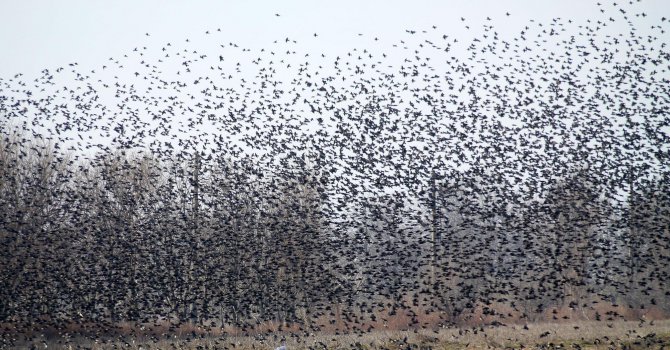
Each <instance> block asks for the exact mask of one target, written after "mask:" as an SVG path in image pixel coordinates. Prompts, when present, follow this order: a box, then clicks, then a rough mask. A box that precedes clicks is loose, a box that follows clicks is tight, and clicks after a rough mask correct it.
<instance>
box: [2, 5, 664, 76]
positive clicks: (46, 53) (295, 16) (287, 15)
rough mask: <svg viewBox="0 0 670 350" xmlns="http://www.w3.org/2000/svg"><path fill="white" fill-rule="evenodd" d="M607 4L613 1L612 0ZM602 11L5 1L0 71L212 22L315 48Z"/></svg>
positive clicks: (96, 53) (72, 58) (94, 59)
mask: <svg viewBox="0 0 670 350" xmlns="http://www.w3.org/2000/svg"><path fill="white" fill-rule="evenodd" d="M601 2H602V3H603V5H604V6H612V1H611V0H610V1H605V0H602V1H601ZM632 8H633V9H639V12H646V13H647V14H648V15H649V17H648V18H649V19H650V22H655V23H658V21H659V18H660V16H662V15H664V14H665V15H666V16H670V2H669V1H664V0H645V1H642V2H641V3H636V4H634V5H633V7H632ZM507 12H509V13H510V16H506V13H507ZM610 12H611V11H610ZM637 12H638V11H636V13H637ZM275 14H279V15H280V16H279V17H277V16H276V15H275ZM608 15H609V14H608ZM633 15H634V14H633ZM602 16H604V15H602V14H601V13H600V12H599V9H598V7H597V5H596V1H585V0H557V1H549V0H546V1H544V0H543V1H538V0H514V1H512V0H506V1H505V0H475V1H473V0H443V1H425V0H424V1H411V2H410V1H406V0H405V1H396V0H392V1H358V0H345V1H297V0H292V1H174V0H168V1H157V0H147V1H145V0H142V1H138V0H116V1H91V0H59V1H46V0H43V1H38V0H25V1H23V0H22V1H18V0H17V1H9V0H6V1H2V2H0V47H1V48H2V51H3V55H0V76H3V77H7V76H8V75H13V74H16V73H19V72H21V73H24V74H27V75H29V76H30V75H32V74H31V73H34V74H37V72H39V71H40V70H41V69H43V68H56V67H57V66H62V65H66V64H68V63H71V62H78V63H79V64H80V66H83V67H95V66H97V65H99V64H102V63H104V61H105V60H106V59H108V58H109V57H118V56H121V55H123V54H125V53H129V52H130V51H132V49H133V48H135V47H144V46H146V47H148V49H152V48H160V47H161V46H162V45H164V44H165V43H166V42H173V43H175V42H179V41H183V40H185V39H186V38H190V39H191V40H192V41H193V42H194V43H197V40H199V39H202V38H204V37H205V36H204V35H205V34H204V33H205V31H207V30H209V31H210V32H211V33H212V34H211V35H212V36H214V35H218V37H215V38H214V39H213V41H220V42H226V43H228V42H234V43H237V44H238V45H240V47H248V48H251V49H254V48H262V47H269V46H270V44H271V43H273V41H274V40H279V39H282V40H283V39H285V37H287V36H288V37H289V38H291V39H292V40H297V41H298V42H299V44H301V45H304V46H305V49H306V51H307V52H319V51H323V50H334V51H344V50H349V49H351V48H352V47H355V46H356V44H358V43H357V41H364V42H365V44H366V45H367V44H369V43H370V40H372V38H374V37H378V38H379V39H380V42H384V43H386V44H388V43H391V42H396V41H398V40H401V39H402V38H403V36H404V35H405V34H406V33H405V30H406V29H412V30H417V31H420V30H428V29H431V28H432V26H433V25H435V26H437V27H438V28H437V31H439V32H440V34H447V35H450V36H452V37H458V38H466V37H467V36H468V35H470V33H473V32H474V31H475V30H476V29H477V28H480V27H481V26H482V24H492V25H494V26H495V27H496V30H497V31H499V32H500V33H501V34H502V35H504V34H505V33H506V32H511V33H518V31H519V30H520V29H522V28H523V26H525V25H528V21H529V20H530V19H535V20H537V21H548V20H550V19H551V18H554V17H561V18H563V19H565V18H571V19H573V20H575V21H581V20H585V19H586V18H592V19H597V18H599V17H602ZM461 17H464V18H466V21H465V22H463V21H461V20H460V18H461ZM487 17H490V18H491V21H487V20H486V18H487ZM657 17H658V18H657ZM466 25H468V26H470V27H471V30H470V31H468V30H467V29H466V28H465V26H466ZM615 25H618V26H625V23H624V21H618V22H617V23H616V24H615ZM218 28H220V29H221V32H216V29H218ZM146 33H149V36H148V37H147V36H146ZM314 33H317V34H318V37H314V36H313V34H314ZM359 33H360V34H363V35H362V36H359V35H358V34H359ZM463 41H464V42H466V41H467V40H463ZM210 44H211V42H210ZM194 46H195V48H196V49H197V48H200V49H203V50H205V49H206V47H198V46H197V44H194Z"/></svg>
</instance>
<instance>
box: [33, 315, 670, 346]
mask: <svg viewBox="0 0 670 350" xmlns="http://www.w3.org/2000/svg"><path fill="white" fill-rule="evenodd" d="M286 336H287V339H286V342H285V344H286V345H287V347H288V348H289V349H328V350H330V349H361V350H377V349H378V350H405V349H417V350H423V349H443V350H456V349H594V350H600V349H603V350H604V349H612V348H613V349H668V350H670V320H657V321H654V323H653V324H652V323H650V322H640V321H613V322H606V321H602V322H598V321H579V322H573V323H536V324H529V325H528V326H527V329H525V328H524V327H523V325H509V326H497V327H493V326H484V327H479V326H477V327H469V328H443V329H439V330H427V329H422V330H417V331H384V330H380V331H373V332H370V333H362V334H361V333H359V334H340V335H327V334H316V335H309V336H302V337H295V336H293V337H291V336H290V335H288V334H287V335H286ZM279 338H280V336H269V337H268V336H265V337H230V336H229V337H207V336H197V335H196V336H191V337H189V336H183V337H177V336H176V335H172V336H171V338H166V337H165V336H164V337H163V338H161V339H158V338H150V337H128V336H126V337H121V338H115V339H113V340H108V341H103V340H100V339H95V340H94V339H90V338H88V339H87V338H71V339H68V340H67V341H65V339H60V340H49V341H46V340H45V339H44V338H35V339H32V340H31V341H30V342H26V343H23V344H21V346H20V348H31V346H34V347H35V348H38V349H44V348H46V349H77V348H87V349H236V350H256V349H271V350H272V349H274V348H275V347H277V346H280V345H281V344H282V343H283V342H282V341H281V340H280V339H279ZM45 345H46V347H45Z"/></svg>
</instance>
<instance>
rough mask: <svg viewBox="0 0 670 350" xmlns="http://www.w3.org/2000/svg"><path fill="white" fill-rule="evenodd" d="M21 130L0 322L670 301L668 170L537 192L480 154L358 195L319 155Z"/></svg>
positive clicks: (289, 317) (5, 143) (538, 311)
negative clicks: (91, 143) (130, 144)
mask: <svg viewBox="0 0 670 350" xmlns="http://www.w3.org/2000/svg"><path fill="white" fill-rule="evenodd" d="M7 135H8V136H7V137H3V139H2V140H0V207H1V208H2V210H1V211H0V234H1V235H0V249H1V250H2V251H1V252H0V271H1V272H2V273H1V275H0V283H1V285H0V290H2V292H1V293H2V298H0V322H18V321H20V322H30V323H32V324H39V323H46V324H49V325H59V324H61V325H62V324H67V323H68V322H99V323H105V322H111V323H116V322H121V321H138V322H146V323H148V322H152V321H153V322H155V321H157V320H178V321H180V322H190V323H195V324H201V325H208V326H217V327H224V326H234V327H241V328H244V329H251V328H253V327H254V326H257V325H260V324H263V323H264V322H267V321H279V322H290V323H294V324H300V325H303V326H305V327H310V328H311V329H313V330H318V329H321V328H322V327H326V326H327V325H328V324H331V325H332V324H338V325H340V326H341V325H342V322H343V319H344V320H346V321H348V322H345V324H346V325H348V327H351V326H353V325H356V324H359V323H361V322H364V321H365V320H368V321H369V322H371V321H375V320H376V318H377V317H381V316H378V315H385V316H386V317H387V318H388V317H389V315H390V316H393V315H394V314H396V313H399V312H401V310H414V311H412V313H413V322H418V320H417V319H418V316H417V314H416V312H418V311H422V312H425V313H426V314H430V313H436V314H439V315H440V319H441V320H442V321H441V322H444V323H445V324H446V323H450V322H451V323H458V322H463V321H464V320H467V319H468V318H467V315H468V314H472V313H473V312H476V311H477V310H479V311H480V312H481V308H482V307H484V310H485V312H484V313H485V314H491V315H497V313H499V315H497V316H500V317H502V318H501V319H504V318H505V317H510V318H512V316H514V317H515V318H521V319H524V318H525V319H529V320H535V319H541V318H544V317H546V314H545V313H544V312H545V311H546V310H549V309H551V308H561V307H569V308H571V309H574V310H582V311H583V312H584V315H586V312H590V311H588V310H592V305H593V304H595V303H598V302H600V303H605V304H609V305H611V304H617V303H620V304H624V305H626V306H628V307H629V308H631V309H636V310H637V309H656V310H660V311H661V312H664V313H666V314H667V313H668V312H670V309H668V305H670V289H669V288H668V285H669V283H668V281H669V278H670V276H668V274H669V273H670V197H669V195H670V188H669V184H670V178H669V177H668V176H669V174H668V172H667V171H666V172H665V173H662V177H657V178H653V180H650V181H648V182H644V181H642V182H641V181H640V180H639V178H638V179H636V180H635V181H633V179H631V181H630V184H631V185H630V188H628V190H630V192H627V193H621V192H620V191H619V192H617V190H620V189H612V188H608V187H607V182H606V181H603V179H601V178H599V177H597V176H594V173H593V172H592V169H590V168H589V167H588V166H587V167H582V168H579V169H575V170H574V171H573V172H571V174H572V176H570V177H567V178H564V179H562V180H560V181H557V182H555V183H551V184H549V185H548V189H547V191H546V196H545V198H543V199H528V200H526V201H524V200H520V199H519V198H518V196H519V195H518V194H515V193H516V192H515V191H514V190H509V189H508V190H501V188H500V187H498V186H497V185H496V184H497V182H496V181H495V179H494V177H487V176H486V174H485V173H484V172H480V170H481V169H477V168H476V167H473V168H472V169H470V170H468V171H465V172H458V173H457V172H454V173H452V174H451V175H450V176H444V175H442V176H438V175H437V174H436V173H433V174H432V175H431V178H429V179H427V180H428V181H426V182H425V183H426V184H427V186H426V187H425V188H424V190H423V191H420V192H417V196H416V198H408V197H403V196H401V195H392V194H389V193H386V192H384V191H379V192H377V193H374V192H371V193H369V194H367V195H366V196H360V195H359V196H358V197H356V196H351V194H349V195H350V197H348V198H357V202H355V203H354V204H353V205H352V203H348V205H349V207H348V208H354V209H355V210H354V211H352V210H351V209H343V207H342V206H343V205H344V204H343V203H342V201H341V200H338V196H340V197H341V193H340V194H338V193H339V191H340V190H339V189H337V190H334V189H333V187H332V183H333V178H332V177H333V174H329V173H328V171H327V170H325V169H324V168H323V167H319V166H318V164H319V163H318V162H311V161H310V160H309V159H308V158H306V157H304V156H295V157H292V158H291V159H285V160H284V161H282V162H281V165H280V166H276V167H274V168H273V167H268V166H261V165H260V164H257V163H254V162H253V160H252V159H251V158H240V159H237V160H233V159H232V158H224V157H216V156H211V155H209V156H202V155H200V153H197V152H195V153H193V154H192V156H191V158H190V159H189V160H188V161H186V162H170V161H167V160H159V159H158V158H156V157H154V156H151V155H148V154H142V153H130V152H123V151H115V152H110V153H105V154H98V155H96V156H95V157H92V158H91V159H92V160H88V161H75V160H74V159H73V158H72V157H71V156H68V155H66V154H65V155H64V154H61V153H58V152H56V150H55V149H54V148H53V147H52V146H51V145H50V144H49V143H47V142H40V141H39V140H27V139H25V136H24V135H22V134H20V133H9V132H7ZM491 175H492V176H493V175H494V174H493V173H491ZM616 195H619V196H623V197H621V198H623V199H621V198H615V196H616ZM504 196H517V197H514V199H511V198H509V199H506V198H505V197H504ZM338 208H339V209H338ZM590 308H591V309H590ZM496 309H498V311H496ZM500 310H507V311H506V313H503V312H502V311H500ZM345 327H347V326H345Z"/></svg>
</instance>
